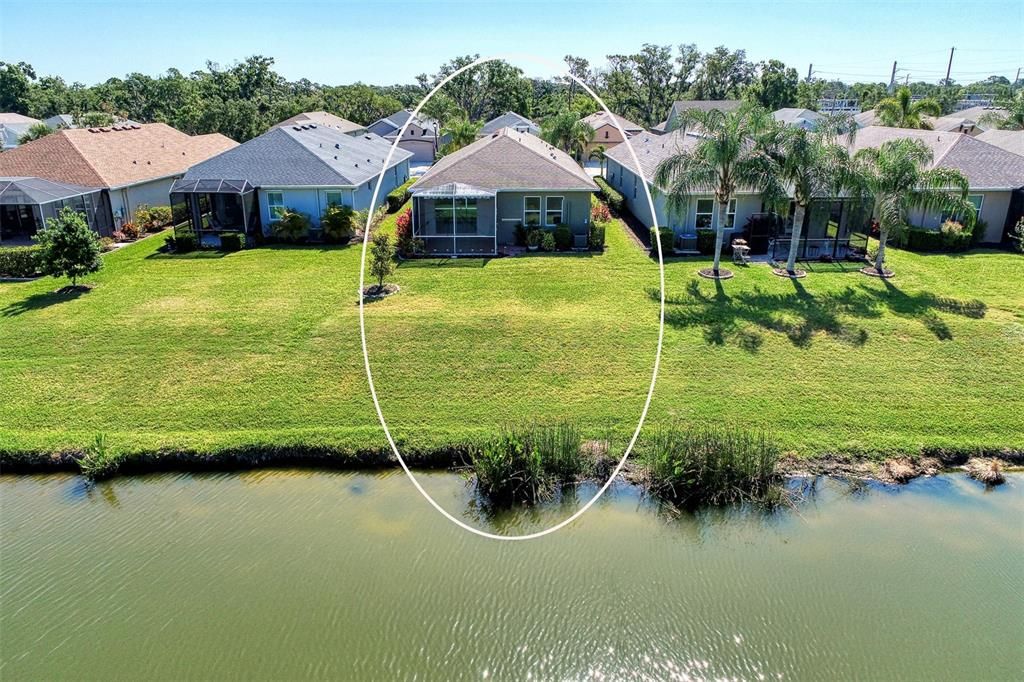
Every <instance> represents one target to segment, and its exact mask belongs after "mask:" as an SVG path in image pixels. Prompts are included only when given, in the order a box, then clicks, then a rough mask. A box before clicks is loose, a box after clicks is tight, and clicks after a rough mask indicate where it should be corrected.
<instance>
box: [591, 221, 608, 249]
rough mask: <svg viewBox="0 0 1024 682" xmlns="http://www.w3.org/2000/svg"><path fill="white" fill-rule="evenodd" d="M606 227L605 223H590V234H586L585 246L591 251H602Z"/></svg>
mask: <svg viewBox="0 0 1024 682" xmlns="http://www.w3.org/2000/svg"><path fill="white" fill-rule="evenodd" d="M607 229H608V228H607V225H606V224H605V223H591V225H590V234H588V235H587V246H588V247H590V250H591V251H604V235H605V232H606V231H607Z"/></svg>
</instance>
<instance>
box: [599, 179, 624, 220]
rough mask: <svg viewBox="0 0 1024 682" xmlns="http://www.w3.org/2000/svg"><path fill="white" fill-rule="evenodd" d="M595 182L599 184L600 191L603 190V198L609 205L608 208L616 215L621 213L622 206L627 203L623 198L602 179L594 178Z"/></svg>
mask: <svg viewBox="0 0 1024 682" xmlns="http://www.w3.org/2000/svg"><path fill="white" fill-rule="evenodd" d="M594 182H596V183H597V187H598V189H600V190H601V196H602V197H603V198H604V200H605V203H607V204H608V207H609V208H610V209H612V211H614V212H615V213H621V212H622V206H623V204H624V203H625V199H624V198H623V196H622V195H621V194H619V193H618V192H617V191H615V189H613V188H612V186H611V185H609V184H608V182H607V181H606V180H605V179H604V178H602V177H597V178H594Z"/></svg>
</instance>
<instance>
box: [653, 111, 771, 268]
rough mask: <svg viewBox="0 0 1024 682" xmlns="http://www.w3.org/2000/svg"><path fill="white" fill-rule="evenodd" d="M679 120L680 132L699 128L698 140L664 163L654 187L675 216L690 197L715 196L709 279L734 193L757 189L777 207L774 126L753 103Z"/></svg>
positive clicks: (716, 265)
mask: <svg viewBox="0 0 1024 682" xmlns="http://www.w3.org/2000/svg"><path fill="white" fill-rule="evenodd" d="M680 122H681V127H682V129H683V130H684V131H685V129H686V128H687V127H688V126H691V125H695V126H697V127H698V129H699V130H698V136H697V141H696V143H695V144H694V145H693V146H692V147H690V148H689V149H684V150H682V151H680V152H679V153H677V154H675V155H673V156H670V157H669V158H667V159H665V160H664V161H662V162H661V164H659V165H658V169H657V171H656V172H655V175H654V184H655V185H656V186H657V187H660V188H664V192H665V194H666V203H667V205H668V209H669V211H670V212H672V213H677V214H678V213H682V211H683V210H684V209H685V207H686V204H687V202H688V201H689V199H690V197H693V196H697V195H701V194H714V196H715V201H716V203H717V206H718V216H717V219H716V221H715V225H716V230H715V261H714V265H713V267H712V272H711V273H710V275H711V276H713V277H715V278H718V277H719V276H720V275H721V271H720V268H719V265H720V262H721V256H722V240H723V237H724V234H725V217H726V214H727V213H728V210H729V201H730V200H731V199H732V198H733V197H734V196H735V194H736V190H737V189H738V188H740V187H743V188H748V189H754V190H757V191H759V192H761V195H762V197H763V199H764V200H765V203H766V204H768V205H777V204H778V203H779V202H780V201H781V200H782V198H783V196H784V194H785V193H784V192H783V191H782V186H781V184H780V182H779V167H778V163H777V162H776V161H775V159H773V158H772V156H771V155H770V154H769V153H768V151H769V150H768V147H769V146H770V144H771V142H772V139H771V138H772V136H774V135H776V134H777V131H778V128H777V125H776V123H775V121H774V119H773V118H772V116H771V114H770V113H768V112H767V111H766V110H764V109H762V108H761V107H758V106H755V105H751V104H747V105H744V106H742V107H740V108H739V109H737V110H735V111H731V112H729V113H725V112H722V111H721V110H719V109H711V110H709V111H701V110H698V109H689V110H687V111H685V112H684V113H683V114H682V116H681V117H680ZM684 134H685V133H684ZM729 275H731V273H728V274H727V275H725V276H729Z"/></svg>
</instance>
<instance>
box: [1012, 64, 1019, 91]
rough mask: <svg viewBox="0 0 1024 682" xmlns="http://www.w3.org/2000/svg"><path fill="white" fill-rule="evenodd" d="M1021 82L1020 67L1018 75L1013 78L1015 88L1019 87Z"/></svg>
mask: <svg viewBox="0 0 1024 682" xmlns="http://www.w3.org/2000/svg"><path fill="white" fill-rule="evenodd" d="M1018 82H1020V67H1019V66H1018V67H1017V75H1016V76H1014V77H1013V87H1017V83H1018Z"/></svg>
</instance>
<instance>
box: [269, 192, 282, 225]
mask: <svg viewBox="0 0 1024 682" xmlns="http://www.w3.org/2000/svg"><path fill="white" fill-rule="evenodd" d="M267 206H268V207H269V208H270V219H271V220H280V219H281V216H283V215H284V211H285V208H284V192H267Z"/></svg>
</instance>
